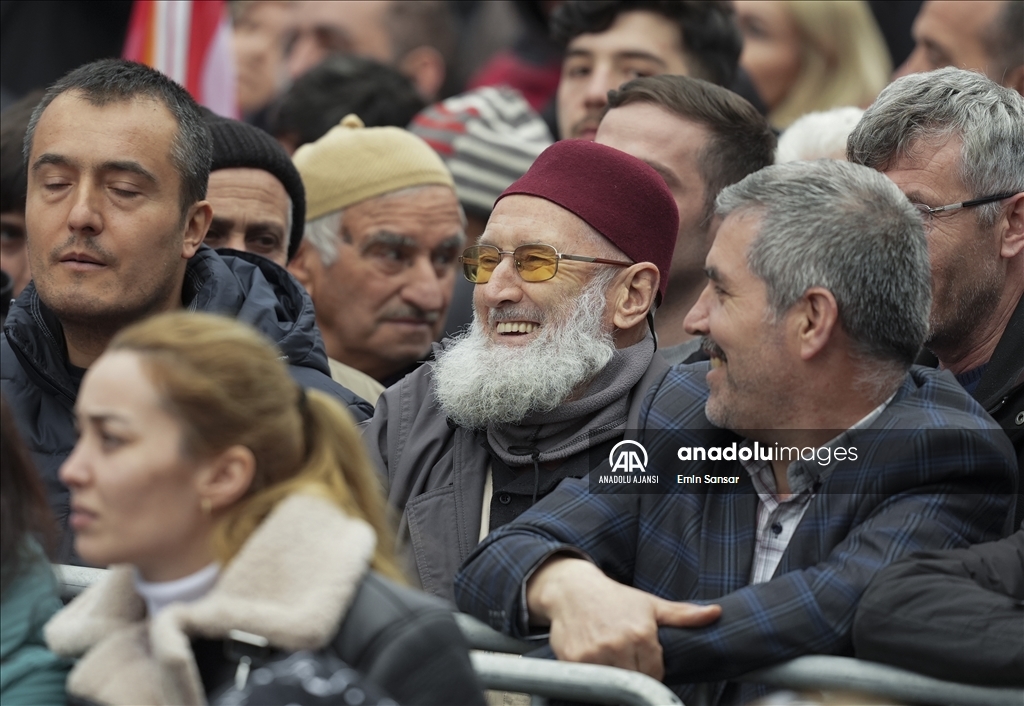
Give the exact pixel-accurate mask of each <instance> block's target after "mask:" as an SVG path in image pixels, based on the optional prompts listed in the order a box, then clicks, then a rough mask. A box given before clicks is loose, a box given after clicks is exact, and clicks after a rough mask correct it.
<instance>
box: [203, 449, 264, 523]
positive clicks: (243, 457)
mask: <svg viewBox="0 0 1024 706" xmlns="http://www.w3.org/2000/svg"><path fill="white" fill-rule="evenodd" d="M255 473H256V457H255V456H253V453H252V451H251V450H250V449H249V448H248V447H246V446H241V445H237V444H236V445H235V446H231V447H228V448H227V449H225V450H224V451H222V452H221V453H219V454H217V455H216V456H215V457H214V458H212V459H210V460H209V461H207V462H206V463H204V464H203V467H202V468H201V469H200V471H199V473H198V475H197V476H196V491H197V492H198V494H199V497H200V498H201V500H202V502H204V503H209V507H210V509H211V510H213V511H214V512H217V511H218V510H223V509H225V508H228V507H231V506H232V505H234V504H235V503H236V502H238V500H239V498H241V497H242V496H243V495H245V493H246V491H247V490H249V486H251V485H252V479H253V475H254V474H255Z"/></svg>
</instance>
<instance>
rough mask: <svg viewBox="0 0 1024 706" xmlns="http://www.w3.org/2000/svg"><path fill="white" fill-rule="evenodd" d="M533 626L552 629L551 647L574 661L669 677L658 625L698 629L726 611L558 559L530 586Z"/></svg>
mask: <svg viewBox="0 0 1024 706" xmlns="http://www.w3.org/2000/svg"><path fill="white" fill-rule="evenodd" d="M526 603H527V607H528V608H529V612H530V624H531V625H536V626H544V625H550V626H551V639H550V644H551V649H552V650H553V651H554V653H555V656H556V657H558V658H559V659H563V660H566V661H569V662H590V663H592V664H605V665H609V666H612V667H621V668H622V669H632V670H633V671H637V672H643V673H644V674H647V675H649V676H652V677H654V678H655V679H658V680H659V681H660V680H661V679H662V677H664V675H665V663H664V659H663V657H662V651H661V643H659V642H658V628H659V627H662V626H664V627H676V628H695V627H702V626H704V625H707V624H709V623H713V622H714V621H716V620H718V617H719V616H720V615H721V614H722V608H721V607H720V606H717V605H708V606H700V605H695V604H693V603H679V602H674V601H666V600H664V599H663V598H658V597H657V596H652V595H651V594H649V593H644V592H643V591H639V590H637V589H635V588H630V587H629V586H623V585H622V584H620V583H618V582H616V581H613V580H612V579H610V578H608V577H607V576H605V575H604V573H603V572H602V571H601V570H600V569H599V568H597V567H596V566H594V565H593V564H591V563H590V562H589V561H585V560H583V559H576V558H573V557H567V556H555V557H552V558H551V559H549V560H548V561H546V562H545V563H544V564H543V565H542V566H541V567H540V568H539V569H537V571H536V572H534V574H533V576H531V577H530V580H529V582H528V583H527V585H526Z"/></svg>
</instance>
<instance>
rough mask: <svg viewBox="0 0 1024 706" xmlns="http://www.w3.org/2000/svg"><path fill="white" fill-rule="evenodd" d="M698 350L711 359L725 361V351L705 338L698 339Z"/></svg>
mask: <svg viewBox="0 0 1024 706" xmlns="http://www.w3.org/2000/svg"><path fill="white" fill-rule="evenodd" d="M700 349H701V350H702V351H704V352H705V353H707V354H708V355H709V356H711V357H712V358H721V359H722V360H725V359H726V358H725V351H723V350H722V349H721V348H719V347H718V344H717V343H715V342H714V341H712V340H711V339H710V338H708V337H707V336H701V337H700Z"/></svg>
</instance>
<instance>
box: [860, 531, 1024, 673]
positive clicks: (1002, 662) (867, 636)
mask: <svg viewBox="0 0 1024 706" xmlns="http://www.w3.org/2000/svg"><path fill="white" fill-rule="evenodd" d="M853 645H854V649H855V650H856V653H857V656H858V657H860V658H862V659H870V660H872V661H875V662H885V663H886V664H894V665H896V666H898V667H903V668H905V669H910V670H913V671H915V672H921V673H922V674H929V675H931V676H933V677H937V678H939V679H951V680H953V681H960V682H967V683H972V684H983V685H985V686H1024V525H1022V526H1021V528H1020V529H1019V530H1018V531H1017V532H1016V533H1015V534H1012V535H1010V536H1009V537H1007V538H1006V539H1001V540H999V541H998V542H987V543H985V544H976V545H974V546H973V547H968V548H966V549H951V550H947V551H943V552H927V553H924V554H918V555H915V556H913V557H910V558H908V559H905V560H903V561H900V562H898V563H896V564H893V565H892V566H890V567H889V568H887V569H885V570H883V571H882V572H880V573H879V574H878V576H876V577H875V580H874V581H873V582H872V584H871V586H870V587H868V590H867V592H866V593H865V594H864V597H863V598H861V601H860V607H859V608H858V609H857V617H856V619H855V621H854V624H853Z"/></svg>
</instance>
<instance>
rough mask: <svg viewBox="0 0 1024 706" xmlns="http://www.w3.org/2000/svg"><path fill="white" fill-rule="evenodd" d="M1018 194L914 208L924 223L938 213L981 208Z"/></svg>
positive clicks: (921, 205)
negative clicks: (919, 213)
mask: <svg viewBox="0 0 1024 706" xmlns="http://www.w3.org/2000/svg"><path fill="white" fill-rule="evenodd" d="M1016 193H1018V192H1016V191H1011V192H1009V193H1006V194H997V195H996V196H983V197H982V198H980V199H971V200H970V201H961V202H960V203H951V204H949V205H948V206H925V205H924V204H923V203H915V204H914V208H916V209H917V210H918V211H920V212H921V216H922V217H923V218H924V219H925V221H926V222H927V221H929V220H931V218H932V217H933V216H935V215H936V214H939V213H950V212H952V211H959V210H960V209H961V208H973V207H974V206H983V205H984V204H987V203H994V202H995V201H1002V200H1003V199H1008V198H1010V197H1011V196H1013V195H1014V194H1016Z"/></svg>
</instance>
